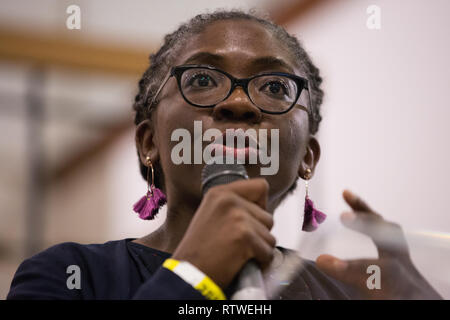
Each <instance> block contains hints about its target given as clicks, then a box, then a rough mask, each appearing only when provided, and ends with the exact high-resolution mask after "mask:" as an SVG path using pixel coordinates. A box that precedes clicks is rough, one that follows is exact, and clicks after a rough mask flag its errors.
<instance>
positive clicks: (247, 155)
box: [208, 143, 258, 164]
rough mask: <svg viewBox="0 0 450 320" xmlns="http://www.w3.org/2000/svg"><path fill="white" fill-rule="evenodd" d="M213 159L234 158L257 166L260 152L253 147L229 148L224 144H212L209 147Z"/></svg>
mask: <svg viewBox="0 0 450 320" xmlns="http://www.w3.org/2000/svg"><path fill="white" fill-rule="evenodd" d="M208 148H211V150H210V152H211V155H212V156H213V157H216V156H218V155H222V156H223V157H232V158H234V159H235V160H237V161H239V162H245V163H250V164H256V163H257V159H258V150H257V149H255V148H252V147H243V148H237V147H229V146H227V145H224V144H217V143H211V144H209V145H208Z"/></svg>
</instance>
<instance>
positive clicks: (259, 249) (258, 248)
mask: <svg viewBox="0 0 450 320" xmlns="http://www.w3.org/2000/svg"><path fill="white" fill-rule="evenodd" d="M251 243H252V250H253V255H252V256H253V257H254V258H255V259H256V261H257V262H258V263H259V264H260V267H261V268H262V269H265V268H266V267H267V266H268V265H269V264H270V263H271V262H272V259H273V256H274V250H273V247H272V246H270V245H269V244H267V242H266V241H264V240H263V239H261V238H260V237H258V236H257V235H254V236H253V237H252V238H251Z"/></svg>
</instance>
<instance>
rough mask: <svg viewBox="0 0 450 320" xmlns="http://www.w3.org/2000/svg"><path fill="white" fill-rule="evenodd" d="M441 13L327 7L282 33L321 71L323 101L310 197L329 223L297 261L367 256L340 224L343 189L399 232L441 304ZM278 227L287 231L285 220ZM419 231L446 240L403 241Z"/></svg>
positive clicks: (362, 243)
mask: <svg viewBox="0 0 450 320" xmlns="http://www.w3.org/2000/svg"><path fill="white" fill-rule="evenodd" d="M370 4H376V5H378V6H379V7H380V8H381V29H380V30H369V29H368V28H367V27H366V20H367V17H368V15H367V14H366V8H367V7H368V6H369V5H370ZM449 10H450V2H448V1H445V0H444V1H432V2H426V1H419V0H416V1H410V0H403V1H400V0H397V1H381V0H380V1H330V4H329V5H328V7H327V8H326V9H324V10H322V11H320V12H317V13H313V14H312V15H309V16H308V17H307V19H304V20H302V21H298V22H296V23H295V24H292V25H291V26H289V30H290V32H291V33H295V34H297V35H298V36H299V37H300V38H301V39H302V40H303V41H304V44H305V46H306V48H307V50H308V51H309V52H310V54H311V56H312V58H313V60H314V61H315V62H316V64H317V65H318V66H319V68H320V69H321V70H322V74H323V77H324V79H325V81H324V89H325V93H326V99H325V103H324V104H323V107H322V108H323V116H324V120H323V122H322V124H321V129H320V134H319V140H320V143H321V146H322V156H321V160H320V163H319V166H318V172H317V173H318V174H317V175H316V177H314V179H315V182H316V184H317V185H316V186H313V187H312V188H313V190H312V192H313V193H314V198H315V199H316V202H317V204H318V205H319V206H320V207H321V208H322V209H323V210H324V211H325V212H326V213H328V214H329V220H328V221H327V225H326V226H324V227H323V230H322V231H323V232H322V233H320V232H319V233H318V234H317V235H309V234H308V235H302V236H301V240H302V248H304V250H303V251H304V253H305V255H306V256H309V257H311V258H315V257H316V256H317V255H318V254H320V253H325V252H327V253H332V254H335V255H337V256H339V257H344V258H352V257H361V256H369V257H370V256H374V255H375V254H376V250H375V247H374V246H373V245H372V244H371V242H370V241H369V240H367V239H366V238H365V237H363V236H360V235H358V234H356V233H355V232H353V231H347V230H345V229H344V228H343V227H341V226H340V222H339V219H338V217H339V214H340V213H341V212H342V211H343V210H345V209H347V208H348V206H347V205H346V204H345V203H344V200H343V199H342V196H341V193H342V190H343V189H344V188H349V189H350V190H353V191H355V192H356V193H358V194H359V195H361V196H362V197H363V198H364V199H366V201H367V202H368V203H369V204H370V205H371V206H372V208H374V209H375V210H376V211H378V212H379V213H380V214H382V215H383V216H384V217H385V218H386V219H388V220H391V221H395V222H397V223H400V224H401V225H402V226H403V228H404V229H405V230H406V232H407V234H409V235H408V240H409V243H410V246H411V252H412V256H413V259H414V260H415V262H416V264H417V266H418V268H419V269H420V270H421V271H422V272H423V273H424V274H425V276H426V277H427V278H428V279H429V280H430V281H431V282H432V283H433V284H434V285H435V286H436V287H437V288H438V289H439V290H440V292H441V293H442V294H445V295H446V296H447V298H449V297H450V236H449V231H450V217H449V215H448V203H447V202H448V199H447V196H448V195H447V194H448V190H449V187H450V182H449V180H450V170H449V169H448V163H449V162H450V150H449V143H448V141H447V139H448V137H449V136H450V127H449V126H448V121H449V119H450V108H449V107H450V106H449V103H448V98H447V93H448V89H449V73H450V62H449V57H450V38H449V33H448V30H449V29H450V28H449V27H450V22H449V21H448V16H447V15H448V12H449ZM324 12H326V14H324ZM295 210H297V209H295ZM280 220H281V219H280ZM280 220H279V221H280ZM279 224H280V225H279V229H278V230H290V231H291V230H292V227H291V224H290V221H289V219H285V220H283V221H280V222H279ZM426 230H427V231H436V232H437V231H440V232H444V233H446V234H444V235H440V236H439V235H438V234H436V233H435V237H420V236H417V235H415V236H414V235H413V234H412V233H413V232H419V231H426ZM292 231H293V230H292ZM286 243H287V244H288V245H292V246H298V245H297V244H296V243H294V242H292V241H286Z"/></svg>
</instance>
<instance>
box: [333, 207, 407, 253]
mask: <svg viewBox="0 0 450 320" xmlns="http://www.w3.org/2000/svg"><path fill="white" fill-rule="evenodd" d="M341 221H342V223H343V224H344V225H345V226H346V227H348V228H350V229H352V230H355V231H358V232H360V233H363V234H365V235H367V236H369V237H370V238H371V239H372V241H373V242H374V244H375V246H376V247H377V251H378V255H379V257H380V258H384V257H396V258H402V257H404V258H408V257H409V250H408V244H407V242H406V239H405V236H404V234H403V230H402V229H401V227H400V226H399V225H398V224H396V223H392V222H389V221H386V220H384V219H383V218H382V217H381V216H380V215H372V214H364V213H361V212H359V211H357V212H344V213H343V214H342V215H341Z"/></svg>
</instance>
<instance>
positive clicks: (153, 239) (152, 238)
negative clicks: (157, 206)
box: [133, 207, 195, 253]
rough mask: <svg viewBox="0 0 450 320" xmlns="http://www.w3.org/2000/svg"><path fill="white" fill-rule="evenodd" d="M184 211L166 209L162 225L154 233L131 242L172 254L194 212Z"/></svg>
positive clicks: (171, 208)
mask: <svg viewBox="0 0 450 320" xmlns="http://www.w3.org/2000/svg"><path fill="white" fill-rule="evenodd" d="M186 209H187V208H185V209H184V210H182V209H181V210H180V209H179V208H173V207H168V208H167V217H166V221H165V222H164V224H163V225H161V226H160V227H159V228H158V229H157V230H155V231H154V232H152V233H150V234H148V235H147V236H144V237H142V238H139V239H136V240H134V241H133V242H136V243H139V244H142V245H145V246H147V247H151V248H153V249H157V250H160V251H164V252H167V253H173V252H174V251H175V249H176V248H177V247H178V244H179V243H180V241H181V239H183V236H184V234H185V232H186V230H187V228H188V227H189V224H190V222H191V220H192V217H193V216H194V213H195V210H192V209H190V210H189V209H188V210H186Z"/></svg>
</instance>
